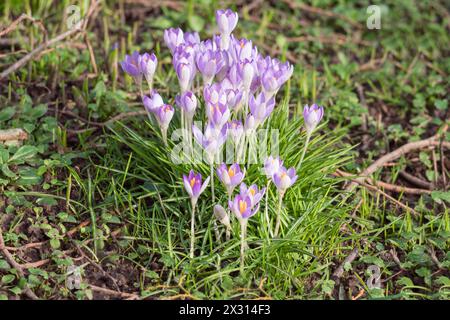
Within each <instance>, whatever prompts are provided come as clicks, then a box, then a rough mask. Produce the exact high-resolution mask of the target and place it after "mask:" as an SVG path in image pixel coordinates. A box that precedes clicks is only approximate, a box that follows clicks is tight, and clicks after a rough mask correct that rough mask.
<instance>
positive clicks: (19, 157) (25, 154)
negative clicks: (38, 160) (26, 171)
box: [9, 146, 37, 163]
mask: <svg viewBox="0 0 450 320" xmlns="http://www.w3.org/2000/svg"><path fill="white" fill-rule="evenodd" d="M36 153H37V148H36V147H35V146H22V147H20V148H19V150H17V151H16V153H15V154H14V155H13V156H12V157H11V158H9V162H16V163H17V162H24V161H26V160H28V159H30V158H32V157H34V156H35V155H36Z"/></svg>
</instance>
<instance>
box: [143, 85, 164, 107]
mask: <svg viewBox="0 0 450 320" xmlns="http://www.w3.org/2000/svg"><path fill="white" fill-rule="evenodd" d="M142 102H143V103H144V107H145V109H146V110H147V111H148V112H155V111H156V110H158V109H159V108H160V107H161V106H162V105H164V101H163V99H162V97H161V96H160V95H159V93H158V92H156V90H153V91H152V92H151V95H150V97H148V96H144V97H143V98H142Z"/></svg>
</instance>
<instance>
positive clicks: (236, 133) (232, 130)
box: [228, 120, 244, 144]
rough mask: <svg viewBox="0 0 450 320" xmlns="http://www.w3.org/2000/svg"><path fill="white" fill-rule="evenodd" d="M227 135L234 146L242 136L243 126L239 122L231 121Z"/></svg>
mask: <svg viewBox="0 0 450 320" xmlns="http://www.w3.org/2000/svg"><path fill="white" fill-rule="evenodd" d="M228 133H229V135H230V137H231V140H232V141H233V142H234V143H235V144H236V143H238V142H239V140H240V139H241V137H242V135H243V134H244V126H243V125H242V122H241V121H239V120H233V121H231V122H230V123H229V124H228Z"/></svg>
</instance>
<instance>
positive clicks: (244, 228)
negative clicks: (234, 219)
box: [239, 218, 247, 274]
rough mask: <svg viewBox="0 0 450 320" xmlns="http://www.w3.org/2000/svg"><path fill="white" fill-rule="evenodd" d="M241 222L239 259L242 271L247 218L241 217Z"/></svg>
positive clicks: (242, 271)
mask: <svg viewBox="0 0 450 320" xmlns="http://www.w3.org/2000/svg"><path fill="white" fill-rule="evenodd" d="M239 222H240V223H241V261H240V272H241V274H242V273H244V260H245V248H246V247H247V243H246V237H247V219H244V218H242V219H241V220H240V221H239Z"/></svg>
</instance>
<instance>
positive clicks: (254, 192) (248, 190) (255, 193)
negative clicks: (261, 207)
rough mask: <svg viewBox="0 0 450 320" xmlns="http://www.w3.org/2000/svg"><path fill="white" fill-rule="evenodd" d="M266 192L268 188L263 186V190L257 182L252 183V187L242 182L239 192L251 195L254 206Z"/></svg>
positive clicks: (243, 194)
mask: <svg viewBox="0 0 450 320" xmlns="http://www.w3.org/2000/svg"><path fill="white" fill-rule="evenodd" d="M265 192H266V188H262V189H261V190H259V188H258V186H257V185H256V184H252V185H251V186H250V187H247V185H246V184H245V183H241V185H240V187H239V194H240V195H241V196H242V197H244V196H248V197H250V200H251V205H252V207H253V206H255V205H257V204H258V203H259V201H260V200H261V199H262V197H263V196H264V193H265Z"/></svg>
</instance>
